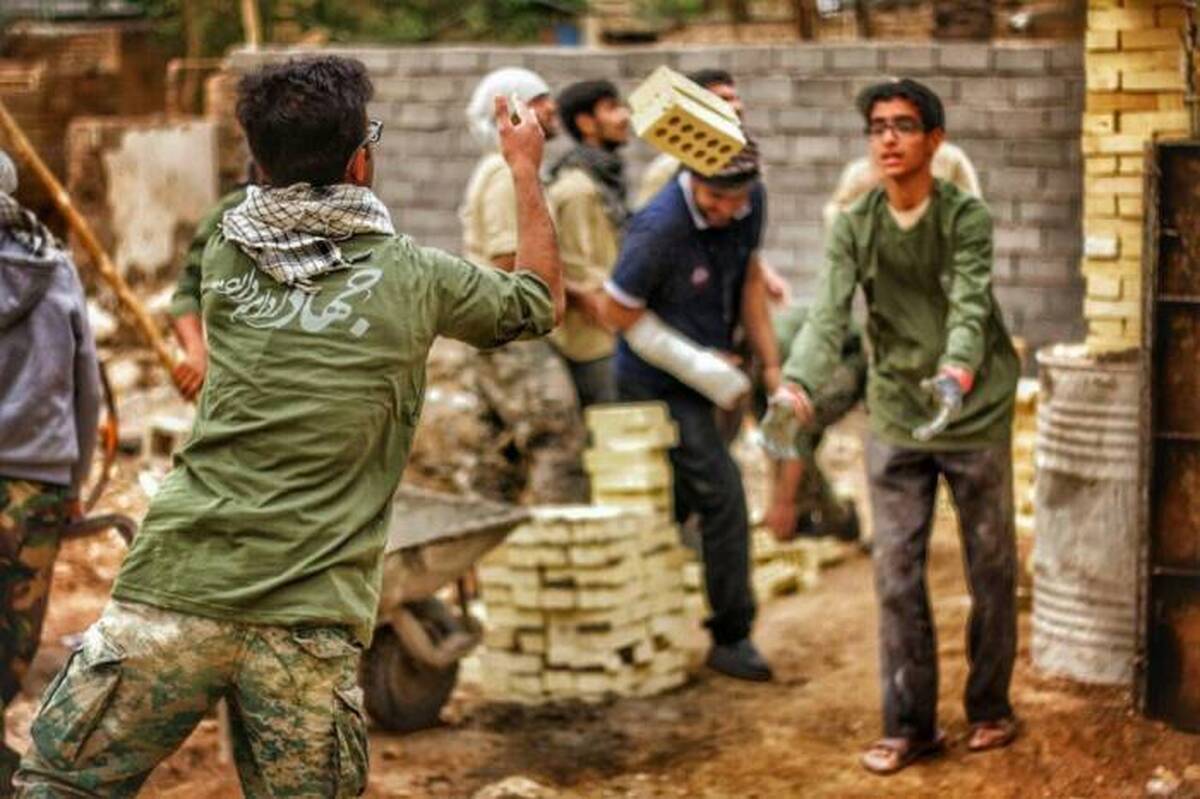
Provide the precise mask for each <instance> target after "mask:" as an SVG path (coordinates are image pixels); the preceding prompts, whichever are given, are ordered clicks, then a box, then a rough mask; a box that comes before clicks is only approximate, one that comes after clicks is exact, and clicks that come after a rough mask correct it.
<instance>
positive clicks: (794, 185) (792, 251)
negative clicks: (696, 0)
mask: <svg viewBox="0 0 1200 799" xmlns="http://www.w3.org/2000/svg"><path fill="white" fill-rule="evenodd" d="M323 52H331V53H332V52H336V53H338V54H343V55H349V56H354V57H357V58H360V59H361V60H362V61H363V62H364V63H365V64H366V65H367V67H368V68H369V70H370V72H371V75H372V77H373V79H374V81H375V87H376V98H375V101H374V104H373V107H372V108H371V113H372V114H373V115H375V116H377V117H379V118H380V119H383V120H384V122H385V130H384V140H383V145H382V147H381V149H380V151H379V162H378V170H377V185H378V190H379V193H380V195H381V196H382V198H383V199H384V201H385V202H387V203H388V205H389V207H390V208H391V209H392V212H393V214H394V218H395V221H396V224H397V227H398V228H399V229H401V230H403V231H405V232H407V233H409V234H411V235H412V236H414V237H415V238H417V239H418V240H419V241H421V242H423V243H428V244H431V245H436V246H439V247H444V248H447V249H450V250H454V251H457V250H458V249H459V246H460V236H461V234H460V227H459V219H458V214H457V208H458V204H459V203H460V201H461V199H462V195H463V190H464V188H465V186H466V183H467V179H468V177H469V176H470V174H471V170H472V168H473V167H474V164H475V162H476V159H477V158H478V156H479V150H478V148H477V147H476V145H475V142H474V140H473V139H472V138H471V136H470V134H469V132H468V131H467V128H466V125H465V124H464V122H463V109H464V108H465V106H466V103H467V100H468V98H469V96H470V93H471V90H472V89H473V88H474V86H475V84H476V82H477V81H478V80H479V79H480V78H481V77H482V76H483V75H484V74H486V73H487V72H488V71H489V70H491V69H494V68H497V67H501V66H508V65H520V66H526V67H529V68H531V69H534V70H535V71H537V72H539V73H540V74H541V75H542V76H543V77H545V78H546V80H547V81H548V82H549V83H550V84H551V86H553V87H555V88H556V89H557V88H560V87H562V86H565V85H566V84H568V83H570V82H572V81H575V80H581V79H584V78H598V77H604V78H609V79H612V80H613V81H614V82H616V83H617V84H618V85H619V86H621V88H622V90H623V91H626V92H628V91H629V90H631V89H632V88H633V87H634V86H636V85H637V83H638V81H639V80H640V79H642V78H643V77H645V76H646V75H648V74H649V73H650V71H651V70H653V69H654V68H655V67H656V66H658V65H660V64H664V63H665V64H669V65H671V66H672V67H675V68H676V69H679V70H682V71H689V70H694V69H699V68H702V67H709V66H720V67H724V68H727V69H729V70H730V71H731V72H733V73H734V75H735V76H736V77H737V79H738V81H739V85H740V87H741V91H742V94H743V96H744V97H745V102H746V106H747V123H748V128H749V130H750V132H751V133H752V135H754V136H755V137H756V138H757V139H758V140H759V142H760V145H761V147H762V150H763V152H764V154H765V159H766V165H767V170H768V176H767V182H768V186H769V188H770V205H769V214H770V221H769V228H768V234H767V240H766V247H765V254H766V256H767V257H768V259H769V260H770V263H771V264H772V265H774V266H775V267H776V268H777V269H779V270H780V271H781V272H783V273H784V274H785V275H787V276H788V278H789V279H790V280H791V281H792V283H793V285H794V287H795V289H796V292H797V294H798V295H799V296H801V297H804V296H807V295H809V294H810V293H811V291H812V290H813V287H814V284H815V276H816V274H817V272H818V270H819V268H820V265H821V260H822V239H823V231H822V226H821V208H822V206H823V205H824V203H825V201H826V199H827V198H828V197H829V195H830V193H831V192H832V191H833V188H834V186H835V184H836V182H837V178H838V175H839V174H840V172H841V170H842V168H843V166H844V165H845V164H846V162H847V161H849V160H850V159H851V158H854V157H857V156H859V155H861V154H863V153H865V148H866V142H865V139H864V137H863V135H862V127H863V125H862V120H861V118H860V117H859V115H858V114H857V112H856V111H855V110H854V106H853V100H854V97H855V95H856V93H857V92H858V91H859V90H860V89H861V88H862V87H863V86H865V85H867V84H869V83H871V82H874V81H876V80H879V79H880V78H881V77H882V76H885V75H901V74H903V75H909V76H912V77H916V78H918V79H920V80H924V81H926V82H927V83H929V84H930V85H931V86H932V87H933V88H934V89H936V90H937V91H938V92H939V93H940V94H941V95H942V97H943V99H944V100H945V102H946V105H947V110H948V129H949V137H950V139H951V140H952V141H954V142H955V143H957V144H958V145H960V146H961V147H963V149H964V150H965V151H966V152H967V154H968V155H969V156H970V157H971V159H972V160H973V161H974V163H975V165H976V168H977V169H978V171H979V174H980V178H981V182H982V185H983V191H984V196H985V199H986V200H987V202H988V204H989V205H990V206H991V208H992V212H993V214H994V216H995V219H996V293H997V296H998V297H999V300H1000V303H1001V305H1002V306H1003V308H1004V311H1005V315H1006V317H1007V318H1008V320H1009V322H1010V325H1011V327H1012V330H1013V332H1014V333H1015V334H1017V335H1021V336H1024V337H1025V338H1026V339H1027V340H1028V341H1029V343H1030V344H1031V345H1032V346H1039V345H1041V344H1043V343H1046V342H1049V341H1063V340H1071V339H1075V338H1078V337H1080V336H1081V335H1082V324H1081V316H1080V307H1081V302H1082V295H1083V290H1082V281H1081V278H1080V276H1079V260H1080V252H1081V241H1082V235H1081V231H1080V215H1081V197H1082V185H1081V184H1082V168H1081V159H1080V123H1081V115H1082V110H1083V50H1082V46H1081V45H1076V44H1070V43H1062V42H1057V43H1049V44H1008V43H1004V44H995V45H988V44H973V43H972V44H958V43H955V44H898V43H891V42H888V43H853V44H825V45H814V44H796V45H772V46H756V47H747V46H725V47H704V48H694V49H692V48H661V47H654V48H612V49H601V50H589V49H574V48H572V49H560V48H522V49H513V48H502V47H473V48H444V47H431V48H404V49H396V48H355V49H347V50H334V49H329V48H327V49H325V50H324V51H323ZM287 55H288V54H286V53H281V52H278V51H267V52H260V53H255V54H251V53H245V52H239V53H235V54H234V55H233V57H232V64H233V66H234V68H235V69H238V70H246V69H250V68H252V67H253V66H254V65H256V64H259V63H261V62H263V61H264V60H278V59H280V58H285V57H287ZM566 146H567V142H565V141H563V140H562V139H560V140H559V141H557V142H554V143H553V145H552V147H551V156H550V157H551V158H552V157H554V155H555V154H557V153H559V152H561V151H562V150H564V149H565V148H566ZM627 155H628V157H629V162H630V175H631V178H632V179H633V180H635V181H636V180H637V179H638V178H639V176H640V172H641V170H642V168H643V167H644V165H645V164H646V163H647V162H648V161H649V160H650V159H651V158H652V157H653V156H654V152H653V151H652V150H651V148H650V147H649V146H647V145H645V144H644V143H642V142H635V143H634V144H632V145H631V146H630V147H629V148H628V150H627Z"/></svg>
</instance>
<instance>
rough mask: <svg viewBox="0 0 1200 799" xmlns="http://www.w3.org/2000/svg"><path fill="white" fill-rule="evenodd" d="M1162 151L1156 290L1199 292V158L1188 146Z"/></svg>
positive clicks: (1184, 292)
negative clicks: (1162, 235) (1160, 235)
mask: <svg viewBox="0 0 1200 799" xmlns="http://www.w3.org/2000/svg"><path fill="white" fill-rule="evenodd" d="M1163 152H1164V158H1163V163H1162V172H1161V174H1162V181H1163V185H1162V193H1161V200H1160V201H1161V206H1160V207H1161V211H1162V218H1161V220H1160V224H1161V226H1162V228H1163V229H1164V231H1165V232H1166V235H1165V236H1164V240H1163V242H1162V250H1161V254H1160V258H1161V260H1160V263H1159V274H1160V286H1159V290H1160V291H1162V292H1164V293H1167V294H1200V157H1197V151H1196V149H1195V148H1190V147H1189V148H1172V149H1168V150H1165V151H1163Z"/></svg>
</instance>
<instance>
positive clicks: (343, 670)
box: [23, 600, 367, 799]
mask: <svg viewBox="0 0 1200 799" xmlns="http://www.w3.org/2000/svg"><path fill="white" fill-rule="evenodd" d="M359 653H360V645H359V643H358V642H356V641H355V640H354V637H353V635H352V634H351V633H350V631H349V630H348V629H347V628H345V627H339V626H311V627H308V626H300V627H286V626H278V625H257V624H239V623H237V622H232V621H224V620H220V619H209V618H205V617H203V616H197V615H194V614H190V613H178V612H175V611H171V610H165V609H162V608H156V607H153V606H151V605H144V604H141V603H136V602H123V601H121V600H113V601H112V603H111V604H110V605H109V607H108V608H106V609H105V612H104V615H103V617H102V618H101V619H100V621H99V622H98V623H97V624H96V625H94V626H92V627H90V628H89V629H88V631H87V633H85V635H84V638H83V642H82V645H81V646H80V648H79V649H78V650H77V651H76V652H75V654H74V655H72V657H71V660H70V662H69V663H68V665H67V668H66V669H64V670H63V671H62V672H61V674H60V675H59V677H58V679H57V680H56V681H55V683H54V684H53V685H51V686H50V688H49V689H48V690H47V692H46V694H45V696H44V697H43V699H42V705H41V707H40V708H39V710H38V715H37V719H36V720H35V721H34V724H33V726H32V728H31V729H30V737H31V738H32V739H33V744H34V745H33V746H32V747H31V754H32V755H33V756H32V757H30V758H29V759H27V761H26V763H25V773H26V774H28V775H30V776H34V777H37V778H38V779H37V781H36V783H35V787H33V788H31V789H30V790H27V791H26V792H25V793H24V794H23V796H25V797H31V798H33V797H39V798H40V797H54V796H61V795H63V794H66V795H69V796H79V795H82V796H104V797H113V798H114V799H116V798H117V797H126V796H134V795H136V794H137V792H138V790H139V789H140V787H141V785H142V783H143V782H144V781H145V779H146V777H147V776H149V774H150V771H151V769H152V768H153V767H154V765H155V764H156V763H158V762H159V761H161V760H162V759H164V758H165V757H166V756H167V755H169V754H170V753H171V752H173V751H175V749H177V748H178V747H179V745H180V744H182V743H183V741H184V740H185V739H186V738H187V737H188V735H190V734H191V732H192V730H193V729H194V728H195V727H196V725H197V724H198V723H199V722H200V720H201V719H203V718H204V717H205V715H207V714H208V713H209V711H211V710H212V708H213V706H214V705H215V704H216V703H217V700H218V699H220V698H221V697H223V696H224V697H228V699H229V702H230V706H231V710H232V711H233V712H231V713H230V720H231V728H232V729H231V732H232V737H233V752H234V758H235V760H236V762H237V766H238V773H239V774H240V775H241V777H242V789H243V791H244V793H245V795H246V796H248V797H267V796H270V797H283V796H305V797H317V796H320V797H343V796H358V795H359V794H360V793H362V791H363V789H364V788H365V787H366V783H367V725H366V721H365V719H364V717H363V715H362V711H361V708H362V689H361V688H359V687H358V680H357V676H358V660H359ZM331 698H332V701H331ZM82 762H85V763H87V769H86V771H85V772H83V773H82V774H79V775H78V777H79V778H78V780H77V781H76V782H73V783H71V784H64V783H61V782H59V780H58V777H57V774H58V773H59V772H60V771H71V770H72V768H73V765H74V764H77V763H82ZM81 791H82V793H81Z"/></svg>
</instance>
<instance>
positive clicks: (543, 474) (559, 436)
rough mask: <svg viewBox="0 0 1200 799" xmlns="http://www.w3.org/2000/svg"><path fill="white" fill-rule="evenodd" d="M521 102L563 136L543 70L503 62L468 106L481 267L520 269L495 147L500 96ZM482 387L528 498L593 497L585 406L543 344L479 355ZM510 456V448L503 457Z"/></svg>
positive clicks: (469, 243) (466, 249) (466, 231)
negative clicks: (475, 155)
mask: <svg viewBox="0 0 1200 799" xmlns="http://www.w3.org/2000/svg"><path fill="white" fill-rule="evenodd" d="M496 97H507V98H510V99H511V98H516V100H518V101H519V102H522V103H525V104H526V105H527V106H529V109H530V110H531V111H533V112H534V114H535V115H536V116H537V119H538V122H539V123H540V124H541V126H542V131H543V132H544V133H545V134H546V138H547V139H550V138H553V137H554V136H555V135H557V133H558V108H557V106H556V104H555V101H554V96H553V95H552V94H551V92H550V87H549V86H548V85H546V82H545V81H544V80H542V79H541V78H540V77H539V76H538V75H537V74H535V73H533V72H531V71H529V70H528V69H522V68H520V67H504V68H502V69H497V70H495V71H493V72H491V73H489V74H488V75H486V76H484V78H483V80H481V81H480V82H479V85H478V86H476V87H475V91H474V93H473V94H472V96H471V101H470V102H469V103H468V104H467V110H466V116H467V122H468V124H469V125H470V128H471V134H472V135H473V136H474V137H475V139H476V141H478V142H479V145H480V147H482V148H483V150H484V155H483V157H482V158H480V160H479V164H478V165H477V166H476V167H475V172H474V174H473V175H472V176H471V180H470V181H469V182H468V184H467V194H466V198H465V199H464V201H463V205H462V208H461V210H460V212H459V215H460V218H461V219H462V223H463V254H464V255H465V256H466V257H467V259H468V260H470V261H472V262H473V263H475V264H477V265H478V266H480V267H484V268H488V267H491V268H495V269H503V270H505V271H509V270H511V269H512V268H513V261H514V254H515V252H516V243H517V199H516V194H515V192H514V187H513V179H512V174H511V172H510V171H509V169H508V165H507V164H506V163H505V161H504V159H503V158H502V157H501V156H500V151H499V149H498V146H497V138H496V129H495V120H494V112H493V110H492V109H493V108H494V102H495V98H496ZM475 367H476V368H475V370H474V371H475V377H476V389H477V391H478V392H479V394H480V396H481V397H482V398H483V401H484V402H485V403H486V404H487V406H488V408H489V410H490V411H491V415H493V416H494V417H495V418H496V419H498V420H499V422H498V425H497V428H498V429H496V430H495V433H496V435H495V436H494V439H495V440H496V441H498V442H503V443H501V444H499V445H498V446H507V444H508V442H511V443H512V445H513V447H512V449H515V451H516V452H517V453H519V459H518V464H517V472H518V474H519V478H518V480H519V485H520V487H519V488H518V490H517V491H516V494H517V496H516V497H508V498H517V499H521V500H524V501H528V502H538V503H547V502H581V501H585V500H586V499H587V481H586V480H585V479H584V475H583V468H582V463H581V461H582V454H583V448H584V444H585V435H584V431H583V425H582V424H581V421H580V416H579V402H578V399H577V398H576V394H575V387H574V384H573V383H572V381H571V375H570V373H569V372H568V371H567V367H566V366H565V365H564V364H563V362H562V360H561V359H560V358H559V357H558V356H557V355H556V354H555V352H554V348H553V347H552V346H551V345H550V344H549V343H547V342H546V341H542V340H537V341H515V342H512V343H511V344H507V345H505V346H504V347H500V348H498V349H493V350H487V351H484V352H480V353H478V355H477V356H476V359H475ZM496 455H497V457H501V458H503V459H504V460H506V461H507V460H508V459H509V458H511V456H512V451H511V450H510V451H509V452H506V453H496ZM494 462H495V461H494V459H492V458H487V457H485V458H483V459H481V461H480V463H479V467H478V468H479V470H480V472H479V474H478V477H477V478H473V479H472V484H473V485H475V486H476V487H477V488H478V487H481V485H482V484H486V483H488V482H490V480H491V479H492V478H494V474H491V472H494V468H493V464H494Z"/></svg>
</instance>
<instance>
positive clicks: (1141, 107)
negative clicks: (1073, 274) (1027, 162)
mask: <svg viewBox="0 0 1200 799" xmlns="http://www.w3.org/2000/svg"><path fill="white" fill-rule="evenodd" d="M1185 21H1186V12H1185V11H1184V10H1183V9H1182V8H1181V7H1180V4H1179V3H1177V2H1165V1H1164V0H1089V2H1088V20H1087V25H1088V27H1087V34H1086V39H1085V45H1086V55H1085V64H1086V70H1087V104H1086V109H1085V112H1084V117H1083V156H1084V189H1083V190H1084V203H1083V205H1084V222H1083V227H1084V260H1083V274H1084V278H1085V279H1086V281H1087V294H1086V298H1085V300H1084V308H1083V314H1084V317H1085V318H1086V319H1087V323H1088V339H1087V342H1088V345H1089V347H1090V348H1091V349H1093V350H1094V351H1106V350H1119V349H1127V348H1130V347H1136V346H1138V344H1139V343H1140V341H1141V290H1142V288H1141V285H1142V278H1141V276H1142V262H1141V257H1142V207H1143V203H1142V192H1143V175H1142V173H1143V171H1144V169H1143V163H1144V162H1143V159H1144V152H1145V147H1146V144H1147V142H1149V141H1153V140H1158V139H1163V138H1179V137H1183V136H1186V135H1187V133H1188V114H1187V112H1186V110H1185V105H1184V101H1183V100H1184V70H1183V48H1182V45H1181V41H1180V31H1181V30H1182V28H1183V25H1184V24H1185Z"/></svg>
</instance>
